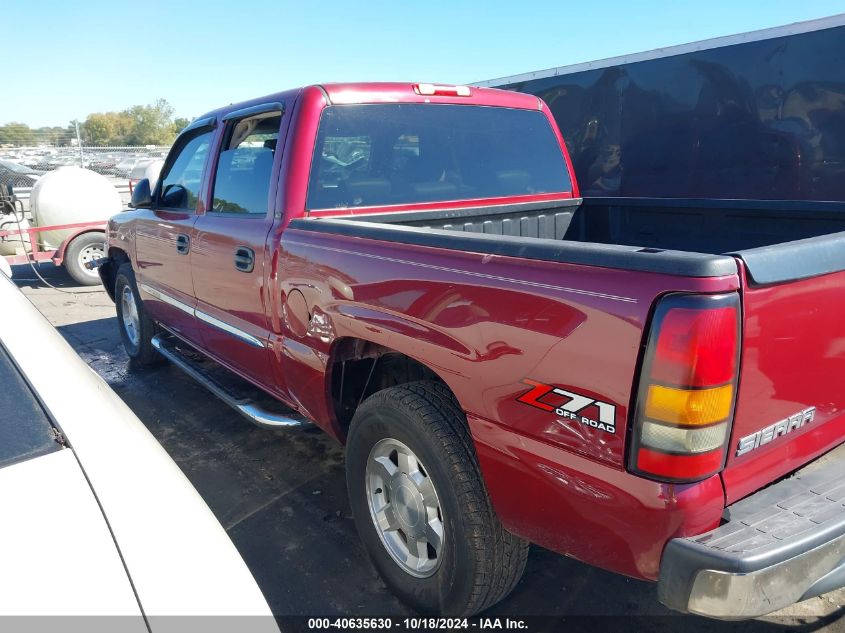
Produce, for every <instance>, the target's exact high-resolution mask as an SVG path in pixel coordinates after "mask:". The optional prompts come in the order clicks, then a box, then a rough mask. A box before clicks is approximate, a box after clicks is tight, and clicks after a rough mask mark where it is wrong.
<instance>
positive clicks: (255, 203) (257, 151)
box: [211, 113, 282, 215]
mask: <svg viewBox="0 0 845 633" xmlns="http://www.w3.org/2000/svg"><path fill="white" fill-rule="evenodd" d="M281 122H282V117H281V115H280V114H278V113H275V114H274V113H269V114H261V115H258V116H254V117H248V118H245V119H241V120H239V121H234V122H232V123H230V124H229V129H228V130H227V136H226V141H225V142H224V144H223V148H222V149H221V151H220V157H219V158H218V159H217V173H216V175H215V177H214V200H213V202H212V204H211V210H212V211H216V212H218V213H239V214H246V215H264V214H265V213H267V198H268V195H269V191H270V176H271V172H272V170H273V156H274V155H275V152H276V142H277V141H278V139H279V125H280V124H281Z"/></svg>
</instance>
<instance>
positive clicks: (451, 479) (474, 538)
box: [346, 381, 528, 616]
mask: <svg viewBox="0 0 845 633" xmlns="http://www.w3.org/2000/svg"><path fill="white" fill-rule="evenodd" d="M346 479H347V486H348V488H349V497H350V503H351V505H352V513H353V517H354V519H355V525H356V527H357V529H358V533H359V534H360V536H361V539H362V541H363V542H364V545H365V547H366V549H367V551H368V553H369V555H370V557H371V559H372V561H373V563H374V565H375V567H376V569H377V570H378V571H379V573H380V574H381V576H382V578H383V579H384V581H385V583H386V584H387V586H388V587H389V588H390V589H391V590H392V591H393V592H394V593H395V594H396V595H397V596H399V598H400V599H402V600H403V601H404V602H406V603H408V604H409V605H410V606H412V607H413V608H415V609H416V610H418V611H420V612H422V613H428V614H443V615H449V616H468V615H472V614H474V613H478V612H479V611H482V610H484V609H486V608H488V607H490V606H492V605H493V604H495V603H496V602H498V601H500V600H501V599H503V598H504V597H505V596H507V595H508V594H509V593H510V592H511V590H513V588H514V587H515V586H516V583H517V582H518V581H519V579H520V578H521V576H522V572H523V570H524V569H525V562H526V560H527V555H528V544H527V543H526V542H525V541H522V540H521V539H519V538H518V537H516V536H514V535H513V534H510V533H509V532H507V531H505V529H504V528H503V527H502V525H501V524H500V523H499V520H498V518H497V517H496V515H495V513H494V512H493V509H492V506H491V504H490V500H489V498H488V496H487V492H486V490H485V487H484V482H483V480H482V478H481V472H480V470H479V467H478V461H477V459H476V455H475V450H474V446H473V444H472V439H471V437H470V435H469V431H468V428H467V425H466V418H465V416H464V413H463V411H461V409H460V407H459V405H458V403H457V401H456V400H455V398H454V396H453V395H452V393H451V392H450V391H449V389H448V388H447V387H446V386H445V385H443V384H441V383H438V382H435V381H419V382H413V383H409V384H405V385H399V386H396V387H391V388H389V389H384V390H382V391H379V392H378V393H376V394H374V395H373V396H371V397H370V398H368V399H367V400H366V401H365V402H364V403H363V404H362V405H361V406H360V407H359V408H358V410H357V411H356V413H355V417H354V419H353V420H352V425H351V427H350V432H349V440H348V445H347V458H346Z"/></svg>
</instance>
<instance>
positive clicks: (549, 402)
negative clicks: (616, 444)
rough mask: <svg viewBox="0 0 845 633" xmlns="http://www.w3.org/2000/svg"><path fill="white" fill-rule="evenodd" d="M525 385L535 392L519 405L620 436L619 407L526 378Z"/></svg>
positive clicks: (519, 399)
mask: <svg viewBox="0 0 845 633" xmlns="http://www.w3.org/2000/svg"><path fill="white" fill-rule="evenodd" d="M522 382H524V383H525V384H526V385H531V389H529V390H528V391H526V392H525V393H524V394H522V395H521V396H519V397H518V398H517V400H518V401H519V402H522V403H524V404H527V405H529V406H532V407H534V408H535V409H540V410H541V411H548V412H550V413H554V414H555V415H558V416H560V417H562V418H568V419H570V420H575V421H576V422H580V423H581V424H585V425H587V426H591V427H593V428H595V429H599V430H600V431H605V432H607V433H616V406H615V405H612V404H610V403H607V402H602V401H601V400H596V399H594V398H589V397H587V396H583V395H581V394H579V393H575V392H574V391H568V390H566V389H563V388H561V387H553V386H552V385H546V384H544V383H541V382H536V381H534V380H529V379H525V380H523V381H522ZM591 407H592V410H590V409H591ZM595 413H597V414H598V415H595Z"/></svg>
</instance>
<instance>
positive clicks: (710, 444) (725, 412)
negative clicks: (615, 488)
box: [628, 293, 740, 482]
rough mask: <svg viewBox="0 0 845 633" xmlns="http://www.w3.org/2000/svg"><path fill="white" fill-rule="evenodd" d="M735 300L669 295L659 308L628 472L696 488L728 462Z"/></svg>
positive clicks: (735, 366) (731, 297)
mask: <svg viewBox="0 0 845 633" xmlns="http://www.w3.org/2000/svg"><path fill="white" fill-rule="evenodd" d="M739 329H740V308H739V295H737V294H736V293H731V294H725V295H682V294H677V295H669V296H667V297H666V298H664V299H662V300H661V301H660V303H659V304H658V306H657V310H656V311H655V314H654V318H653V319H652V325H651V331H650V332H649V337H648V345H647V347H646V352H645V357H644V360H643V371H642V374H641V378H640V386H639V390H638V393H637V403H636V407H635V408H634V416H635V417H634V422H633V432H632V434H631V446H630V452H629V458H628V469H629V470H630V471H631V472H634V473H637V474H641V475H643V476H646V477H649V478H650V479H657V480H660V481H669V482H690V481H700V480H702V479H705V478H707V477H709V476H710V475H712V474H714V473H717V472H719V471H720V470H721V469H722V467H723V466H724V463H725V453H726V450H727V442H728V438H729V436H730V428H731V423H732V422H733V410H734V402H735V400H736V383H737V374H738V367H739V334H740V332H739Z"/></svg>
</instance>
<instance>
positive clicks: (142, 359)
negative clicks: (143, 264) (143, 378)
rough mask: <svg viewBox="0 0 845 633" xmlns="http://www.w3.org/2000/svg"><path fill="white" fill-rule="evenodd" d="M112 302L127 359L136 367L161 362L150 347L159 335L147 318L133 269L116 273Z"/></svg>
mask: <svg viewBox="0 0 845 633" xmlns="http://www.w3.org/2000/svg"><path fill="white" fill-rule="evenodd" d="M114 301H115V306H116V308H117V324H118V327H119V328H120V338H121V340H122V341H123V348H124V349H125V350H126V354H127V355H128V356H129V359H130V360H131V361H133V362H135V363H137V364H138V365H152V364H155V363H157V362H159V361H160V360H161V356H160V355H159V353H158V352H157V351H156V350H155V348H154V347H153V344H152V338H153V336H155V335H156V333H157V332H158V327H157V326H156V324H155V322H154V321H153V320H152V319H151V318H150V317H149V316H148V315H147V313H146V311H145V310H144V304H143V302H142V301H141V297H140V296H138V286H137V284H136V283H135V273H134V271H133V270H132V265H131V264H129V263H125V264H122V265H121V267H120V268H119V269H118V270H117V276H116V277H115V281H114Z"/></svg>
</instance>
